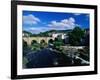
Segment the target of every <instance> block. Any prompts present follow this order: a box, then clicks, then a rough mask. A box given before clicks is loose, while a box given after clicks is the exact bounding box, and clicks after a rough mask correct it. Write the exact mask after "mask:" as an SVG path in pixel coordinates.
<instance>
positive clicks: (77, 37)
mask: <svg viewBox="0 0 100 80" xmlns="http://www.w3.org/2000/svg"><path fill="white" fill-rule="evenodd" d="M84 34H85V33H84V30H82V29H81V28H79V27H75V28H74V29H73V30H72V32H70V33H69V34H68V35H69V43H70V44H71V45H73V46H78V45H80V42H81V39H82V37H84Z"/></svg>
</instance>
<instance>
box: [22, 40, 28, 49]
mask: <svg viewBox="0 0 100 80" xmlns="http://www.w3.org/2000/svg"><path fill="white" fill-rule="evenodd" d="M27 46H28V45H27V42H26V41H24V40H23V48H26V47H27Z"/></svg>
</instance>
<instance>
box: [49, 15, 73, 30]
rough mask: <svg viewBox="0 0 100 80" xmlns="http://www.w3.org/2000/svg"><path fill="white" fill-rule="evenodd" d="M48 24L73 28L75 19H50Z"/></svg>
mask: <svg viewBox="0 0 100 80" xmlns="http://www.w3.org/2000/svg"><path fill="white" fill-rule="evenodd" d="M48 26H49V27H52V28H56V29H57V28H58V29H73V28H74V27H75V19H74V18H73V17H70V18H69V19H63V20H61V21H59V22H57V21H51V23H50V24H48Z"/></svg>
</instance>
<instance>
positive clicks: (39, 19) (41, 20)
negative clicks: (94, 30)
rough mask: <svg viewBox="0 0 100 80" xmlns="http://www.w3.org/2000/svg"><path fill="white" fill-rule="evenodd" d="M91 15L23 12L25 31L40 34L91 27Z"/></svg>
mask: <svg viewBox="0 0 100 80" xmlns="http://www.w3.org/2000/svg"><path fill="white" fill-rule="evenodd" d="M89 23H90V20H89V14H83V13H62V12H39V11H38V12H37V11H23V14H22V26H23V30H25V31H28V32H31V33H33V34H38V33H40V32H45V31H49V30H68V29H74V28H75V27H76V26H78V27H80V28H82V29H85V28H89V26H90V24H89Z"/></svg>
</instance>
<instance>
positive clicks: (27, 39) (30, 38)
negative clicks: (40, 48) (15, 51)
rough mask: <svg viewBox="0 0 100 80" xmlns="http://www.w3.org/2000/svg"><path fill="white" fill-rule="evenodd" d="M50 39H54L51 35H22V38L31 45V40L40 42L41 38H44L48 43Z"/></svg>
mask: <svg viewBox="0 0 100 80" xmlns="http://www.w3.org/2000/svg"><path fill="white" fill-rule="evenodd" d="M50 39H52V40H54V38H53V37H23V40H24V41H26V42H27V44H28V45H31V43H32V41H33V40H36V41H37V42H38V43H40V42H41V40H44V41H45V42H46V43H48V41H49V40H50Z"/></svg>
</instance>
